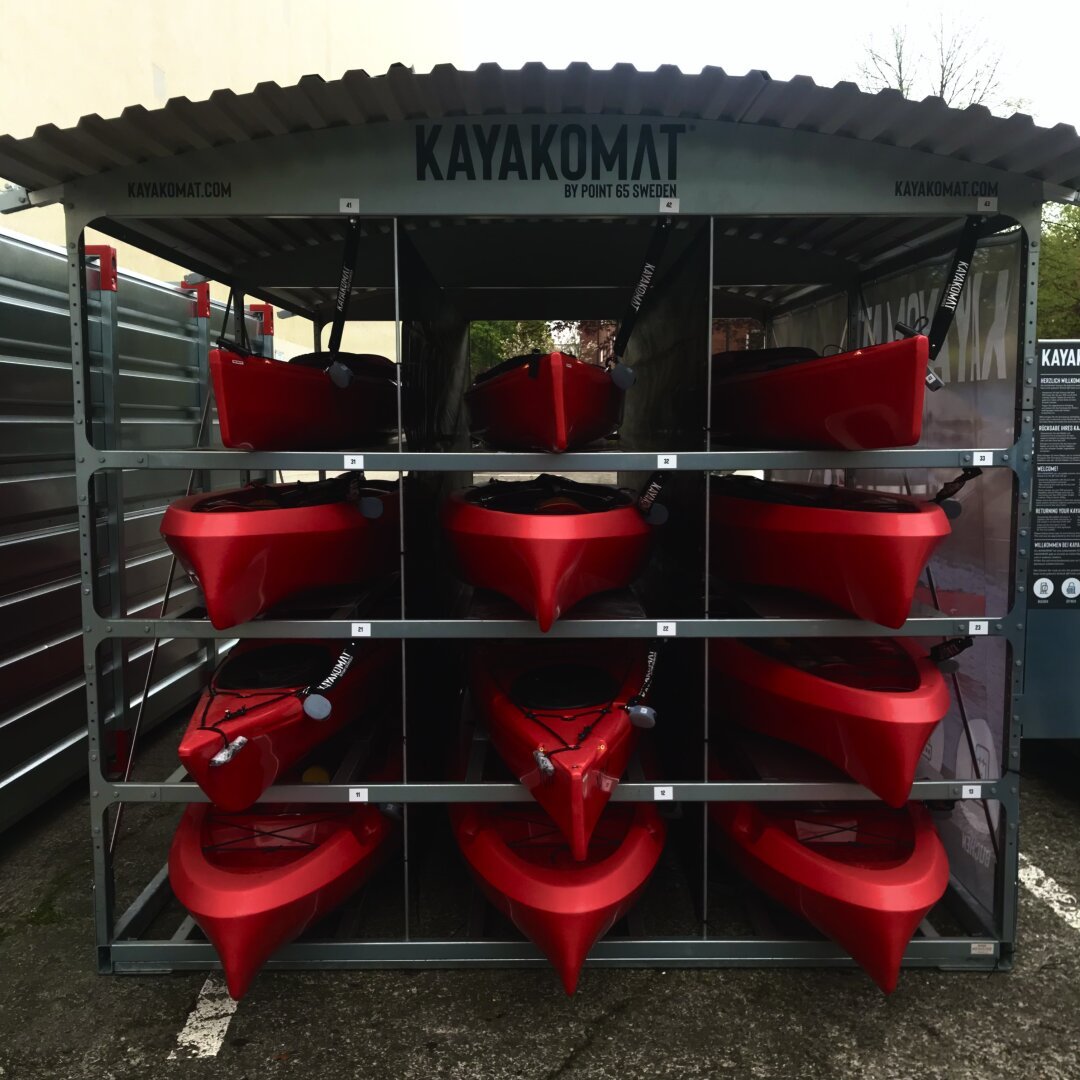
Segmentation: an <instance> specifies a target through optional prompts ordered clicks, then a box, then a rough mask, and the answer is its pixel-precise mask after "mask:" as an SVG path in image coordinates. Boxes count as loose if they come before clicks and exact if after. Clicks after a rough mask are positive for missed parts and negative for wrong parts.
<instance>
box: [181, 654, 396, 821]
mask: <svg viewBox="0 0 1080 1080" xmlns="http://www.w3.org/2000/svg"><path fill="white" fill-rule="evenodd" d="M342 645H343V642H340V641H337V642H334V641H314V642H273V641H271V642H263V641H253V640H249V641H241V642H239V643H238V644H237V645H235V646H234V647H233V649H232V651H231V652H230V654H229V656H228V658H227V659H226V661H225V663H224V664H223V665H222V667H221V668H220V669H219V670H218V671H217V672H215V673H214V678H213V679H212V680H211V685H210V687H208V688H207V689H206V690H205V691H203V694H202V697H200V699H199V702H198V704H197V705H196V707H195V711H194V713H193V714H192V717H191V721H190V722H189V724H188V727H187V730H186V731H185V733H184V736H183V738H182V739H181V740H180V746H179V749H178V751H177V753H178V756H179V758H180V763H181V764H182V765H183V766H184V768H185V769H186V770H187V771H188V773H189V774H190V776H191V778H192V779H193V780H194V781H195V782H196V783H197V784H198V785H199V787H200V788H202V790H203V791H204V792H206V794H207V796H208V797H209V799H210V801H211V802H212V803H213V804H214V805H215V806H216V807H217V808H218V809H219V810H224V811H226V812H229V813H239V812H241V811H243V810H247V809H248V808H249V807H251V806H252V805H253V804H254V803H255V802H257V801H258V799H259V798H260V796H261V795H262V794H263V792H264V791H266V789H267V788H268V787H269V786H270V785H271V784H273V783H274V781H275V780H277V779H278V777H279V776H281V775H282V773H283V772H285V771H286V770H287V769H289V768H290V767H291V766H293V765H295V764H296V763H297V762H298V761H300V760H301V758H303V757H305V756H306V755H307V754H308V753H310V752H311V751H312V750H313V749H314V748H315V747H316V746H318V745H319V744H320V743H322V742H324V741H325V740H327V739H329V738H330V737H331V736H332V735H335V734H337V732H339V731H341V730H342V728H344V727H345V726H346V725H348V724H351V723H353V722H355V721H356V720H357V719H358V718H359V717H360V716H361V715H366V716H370V715H371V714H372V713H373V712H374V711H376V710H377V708H378V706H379V705H380V704H381V703H382V702H383V701H385V700H386V698H387V695H388V693H389V690H390V686H391V681H392V679H391V677H392V675H393V674H395V672H396V670H397V668H396V663H395V661H396V657H397V652H396V651H395V650H394V649H392V648H390V647H389V646H388V645H387V644H386V643H376V642H372V643H370V644H366V645H364V646H361V648H360V649H358V651H357V654H356V658H355V659H354V660H353V662H352V664H351V665H350V666H349V668H348V670H347V671H346V672H345V674H344V675H343V676H342V677H341V678H340V679H339V680H338V681H337V683H335V685H334V686H333V687H332V688H331V689H329V690H327V691H324V692H323V695H324V696H325V697H326V698H327V699H328V701H329V702H330V704H331V711H330V715H329V716H328V717H326V719H324V720H315V719H312V718H311V717H310V716H308V715H307V714H306V713H305V712H304V708H303V699H302V698H301V697H300V695H299V692H300V691H301V690H303V689H305V688H306V687H307V686H309V685H310V682H309V681H305V682H301V683H299V684H297V685H288V686H274V687H266V686H265V685H260V686H257V687H251V686H246V687H245V686H235V685H233V680H232V679H230V678H228V676H229V673H230V668H231V669H232V670H237V669H238V668H239V667H240V666H241V665H243V664H245V663H247V664H250V663H251V662H252V661H253V660H257V659H258V658H259V657H260V656H262V657H265V658H266V662H268V663H275V662H276V660H277V657H278V655H279V654H282V655H284V654H283V650H290V649H291V650H298V649H302V650H305V652H309V653H312V654H316V653H321V656H322V664H321V666H320V667H319V670H320V671H321V674H320V675H318V676H316V678H318V679H319V680H320V681H321V679H322V678H325V677H326V675H327V674H329V672H330V670H331V669H332V667H333V665H334V663H335V662H336V660H337V658H338V657H339V656H340V654H341V647H342ZM312 670H313V671H314V670H315V668H314V665H313V667H312ZM312 681H314V680H312ZM226 683H228V687H226V686H225V684H226ZM238 695H243V697H239V696H238ZM230 714H231V715H230ZM241 737H242V738H244V739H246V740H247V742H246V743H245V744H244V745H243V746H242V747H241V748H240V749H239V750H237V751H236V752H235V753H234V754H233V756H232V757H230V758H229V759H228V760H227V761H225V762H222V763H220V764H215V763H214V762H213V758H214V757H215V755H218V754H219V753H220V752H221V751H222V750H223V749H224V748H225V746H226V744H227V743H229V742H233V741H234V740H236V739H238V738H241Z"/></svg>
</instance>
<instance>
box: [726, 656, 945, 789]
mask: <svg viewBox="0 0 1080 1080" xmlns="http://www.w3.org/2000/svg"><path fill="white" fill-rule="evenodd" d="M709 661H710V668H711V672H712V694H713V700H714V701H715V702H716V703H717V711H720V712H722V713H723V714H724V715H725V716H726V717H727V718H730V719H731V720H733V721H736V722H738V723H740V724H742V725H743V726H744V727H748V728H750V729H751V730H753V731H759V732H761V733H762V734H763V735H771V736H773V737H774V738H778V739H784V740H785V741H786V742H790V743H794V744H795V745H796V746H801V747H802V748H803V749H804V750H810V751H811V752H813V753H815V754H820V755H821V757H823V758H826V759H827V760H829V761H831V762H832V763H833V764H834V765H836V766H837V767H838V768H841V769H843V770H844V772H846V773H847V774H848V775H849V776H850V777H851V778H852V779H853V780H856V781H858V782H859V783H860V784H863V785H865V786H866V787H868V788H869V789H870V790H871V791H872V792H873V793H874V794H875V795H877V796H878V798H880V799H883V800H884V801H885V802H887V803H889V804H890V805H891V806H903V805H904V803H905V802H907V799H908V796H909V795H910V794H911V784H912V781H913V780H914V779H915V769H916V767H917V766H918V763H919V759H920V757H921V756H922V752H923V747H924V746H925V745H926V741H927V739H929V738H930V733H931V732H932V731H933V730H934V728H935V727H937V725H938V722H939V721H940V720H941V718H942V717H943V716H944V715H945V713H946V712H947V711H948V709H949V691H948V688H947V687H946V685H945V680H944V679H943V678H942V677H941V672H940V671H938V668H937V665H936V664H935V663H934V662H933V661H932V660H931V659H930V658H929V657H928V656H927V655H926V653H925V652H923V651H922V650H920V649H918V648H917V647H916V646H915V645H913V644H912V643H910V642H908V641H907V640H905V639H904V638H836V639H832V638H796V639H791V638H784V639H779V638H757V639H748V640H746V641H739V640H736V639H734V638H714V639H713V640H712V641H711V642H710V643H709Z"/></svg>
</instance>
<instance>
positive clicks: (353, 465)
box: [344, 454, 364, 469]
mask: <svg viewBox="0 0 1080 1080" xmlns="http://www.w3.org/2000/svg"><path fill="white" fill-rule="evenodd" d="M344 465H345V468H346V469H362V468H363V467H364V455H363V454H346V455H345V461H344Z"/></svg>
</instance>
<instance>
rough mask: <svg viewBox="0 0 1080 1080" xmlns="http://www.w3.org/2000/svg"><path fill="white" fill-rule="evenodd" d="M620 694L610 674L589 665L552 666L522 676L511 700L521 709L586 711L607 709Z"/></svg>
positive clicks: (533, 670) (514, 684) (515, 682)
mask: <svg viewBox="0 0 1080 1080" xmlns="http://www.w3.org/2000/svg"><path fill="white" fill-rule="evenodd" d="M618 692H619V681H618V680H617V679H616V678H615V677H614V676H613V675H612V674H611V672H609V671H605V670H604V669H603V668H600V667H593V666H591V665H588V664H549V665H548V666H546V667H540V668H532V669H531V670H529V671H526V672H523V673H522V674H521V675H519V676H518V677H517V678H516V679H515V680H514V682H513V684H512V685H511V687H510V700H511V701H512V702H513V703H514V704H515V705H517V706H518V707H519V708H521V709H533V710H536V709H543V710H548V709H550V710H554V711H559V710H563V709H583V708H587V707H590V706H596V705H607V704H608V703H609V702H611V701H614V699H615V696H616V695H617V694H618Z"/></svg>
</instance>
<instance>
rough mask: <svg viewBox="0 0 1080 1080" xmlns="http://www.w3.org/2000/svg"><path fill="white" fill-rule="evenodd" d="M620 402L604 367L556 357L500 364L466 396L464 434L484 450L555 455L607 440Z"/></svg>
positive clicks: (479, 378) (560, 355) (521, 358)
mask: <svg viewBox="0 0 1080 1080" xmlns="http://www.w3.org/2000/svg"><path fill="white" fill-rule="evenodd" d="M622 403H623V391H622V390H620V389H619V387H618V386H617V385H616V384H615V382H614V380H613V379H612V377H611V373H610V372H609V371H608V370H607V369H606V368H603V367H600V366H599V365H597V364H588V363H586V362H585V361H584V360H579V359H578V358H577V357H576V356H571V355H570V354H569V353H561V352H556V353H548V354H547V355H541V354H540V353H533V354H532V355H531V356H515V357H514V358H513V359H511V360H504V361H503V362H502V363H501V364H496V365H495V367H493V368H489V369H488V370H487V371H484V372H482V373H481V374H480V375H478V376H477V377H476V379H475V381H474V382H473V384H472V386H471V387H470V388H469V390H468V391H467V392H466V394H465V404H466V406H467V407H468V410H469V429H470V430H471V431H472V433H473V434H474V435H476V436H478V437H479V438H481V439H483V440H484V442H486V443H487V444H488V445H489V446H493V447H495V448H496V449H498V450H550V451H552V452H553V453H557V454H558V453H562V452H563V451H564V450H575V449H577V448H578V447H581V446H587V445H588V444H589V443H591V442H595V441H596V440H597V439H602V438H604V436H606V435H610V434H611V433H612V432H613V431H614V430H615V429H616V428H617V427H618V426H619V419H620V416H621V413H622Z"/></svg>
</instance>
